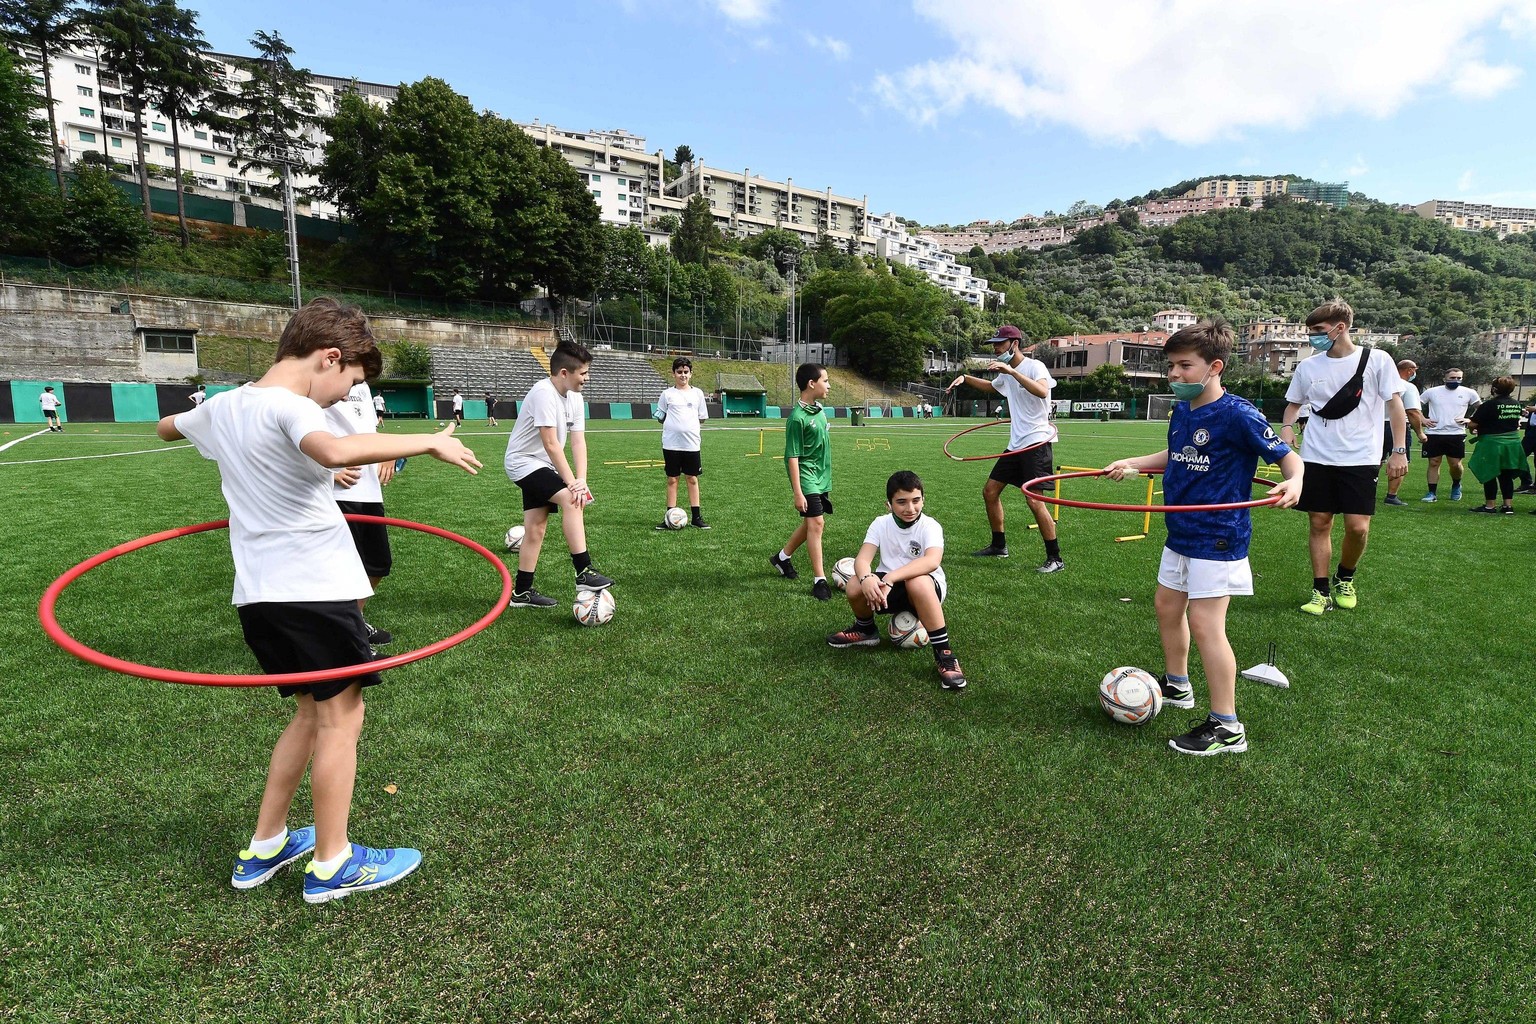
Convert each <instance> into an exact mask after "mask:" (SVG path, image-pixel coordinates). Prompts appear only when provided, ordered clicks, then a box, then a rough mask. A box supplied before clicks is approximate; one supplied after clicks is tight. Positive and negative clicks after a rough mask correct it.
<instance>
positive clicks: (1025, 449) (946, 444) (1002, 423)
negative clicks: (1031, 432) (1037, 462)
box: [944, 420, 1061, 462]
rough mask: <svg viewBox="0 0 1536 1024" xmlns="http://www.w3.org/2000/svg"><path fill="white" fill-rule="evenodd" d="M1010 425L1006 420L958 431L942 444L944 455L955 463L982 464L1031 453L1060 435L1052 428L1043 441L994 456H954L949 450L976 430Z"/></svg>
mask: <svg viewBox="0 0 1536 1024" xmlns="http://www.w3.org/2000/svg"><path fill="white" fill-rule="evenodd" d="M1011 425H1012V424H1011V423H1010V422H1009V421H1008V420H992V421H991V422H989V423H982V424H980V425H978V426H974V427H966V428H965V429H964V430H962V431H960V433H958V434H956V435H955V436H954V437H951V438H950V439H949V440H948V441H945V442H944V454H945V455H948V456H949V457H950V458H952V459H954V460H955V461H956V462H983V461H985V460H987V459H1001V458H1006V457H1007V456H1009V455H1020V454H1022V453H1024V452H1032V451H1034V450H1035V449H1036V448H1039V447H1041V446H1042V445H1048V444H1051V443H1053V442H1055V441H1059V440H1060V439H1061V434H1060V433H1059V432H1058V431H1057V430H1056V428H1055V427H1052V428H1051V436H1050V437H1048V438H1046V439H1045V440H1044V441H1036V442H1035V443H1034V444H1029V445H1025V446H1024V447H1023V448H1013V449H1010V450H1009V451H1006V452H998V453H997V454H996V455H956V454H954V453H953V452H951V451H950V450H949V446H950V445H951V444H953V443H954V442H955V441H958V440H959V439H960V438H962V437H964V436H965V435H966V434H969V433H972V432H974V431H977V430H985V429H986V428H987V427H998V426H1011Z"/></svg>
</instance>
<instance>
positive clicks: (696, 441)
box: [656, 387, 709, 452]
mask: <svg viewBox="0 0 1536 1024" xmlns="http://www.w3.org/2000/svg"><path fill="white" fill-rule="evenodd" d="M656 411H657V412H661V413H666V419H664V420H662V421H661V446H662V447H663V448H665V449H667V450H668V451H674V452H696V451H698V450H699V447H700V436H699V421H700V420H707V419H709V406H708V405H706V404H705V401H704V392H703V391H701V390H699V389H698V388H695V387H690V388H687V389H684V388H678V387H671V388H667V390H665V391H663V392H662V393H661V397H660V398H659V399H657V401H656Z"/></svg>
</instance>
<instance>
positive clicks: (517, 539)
mask: <svg viewBox="0 0 1536 1024" xmlns="http://www.w3.org/2000/svg"><path fill="white" fill-rule="evenodd" d="M522 548H523V525H522V524H521V523H519V524H517V525H516V526H514V527H512V528H510V529H509V530H507V550H508V551H521V550H522Z"/></svg>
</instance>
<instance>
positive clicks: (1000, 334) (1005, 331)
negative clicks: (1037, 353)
mask: <svg viewBox="0 0 1536 1024" xmlns="http://www.w3.org/2000/svg"><path fill="white" fill-rule="evenodd" d="M1022 337H1023V335H1021V334H1020V333H1019V329H1018V328H1017V327H1015V326H1013V324H1003V326H1001V327H999V328H998V329H997V336H996V337H994V338H993V339H992V344H994V345H996V344H997V343H998V342H1000V341H1018V340H1020V339H1021V338H1022Z"/></svg>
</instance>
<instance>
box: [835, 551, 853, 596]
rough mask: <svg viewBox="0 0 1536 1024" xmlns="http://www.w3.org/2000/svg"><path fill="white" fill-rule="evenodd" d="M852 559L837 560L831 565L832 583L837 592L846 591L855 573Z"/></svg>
mask: <svg viewBox="0 0 1536 1024" xmlns="http://www.w3.org/2000/svg"><path fill="white" fill-rule="evenodd" d="M855 571H856V570H855V568H854V565H853V559H851V558H839V559H838V560H837V561H836V562H833V563H832V583H833V585H834V586H836V587H837V589H838V590H847V589H848V583H849V581H851V580H852V579H853V574H854V572H855Z"/></svg>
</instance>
